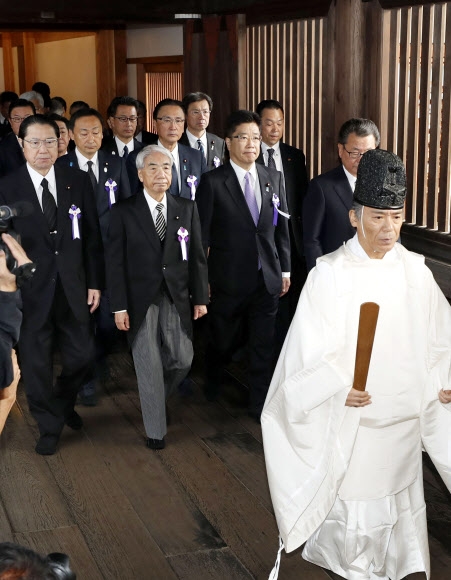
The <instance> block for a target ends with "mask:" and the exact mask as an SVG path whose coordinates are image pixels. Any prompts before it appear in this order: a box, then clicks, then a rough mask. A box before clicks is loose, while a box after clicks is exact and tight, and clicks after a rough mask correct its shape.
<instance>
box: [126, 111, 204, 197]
mask: <svg viewBox="0 0 451 580" xmlns="http://www.w3.org/2000/svg"><path fill="white" fill-rule="evenodd" d="M153 121H154V126H155V130H156V132H157V133H158V142H157V144H158V145H160V146H161V147H163V148H164V149H166V151H167V152H168V153H169V154H170V155H171V157H172V161H173V163H172V179H171V187H170V190H169V193H170V194H171V195H174V196H175V197H178V196H180V197H185V198H186V199H191V200H194V199H195V196H196V190H197V187H198V185H199V182H200V178H201V175H202V174H203V173H204V172H205V171H206V167H207V166H206V162H205V157H204V156H203V155H202V154H201V152H200V151H197V150H196V149H192V148H191V147H187V146H186V145H182V144H180V143H179V142H178V141H179V139H180V137H181V135H182V132H183V127H184V124H185V112H184V110H183V106H182V103H181V101H177V100H175V99H163V100H162V101H160V102H159V103H158V104H157V105H156V107H155V109H154V110H153ZM136 156H137V153H133V154H132V155H130V156H129V158H128V159H127V171H128V176H129V179H130V188H131V190H132V193H135V192H136V191H138V190H139V189H140V183H139V179H138V173H137V170H136Z"/></svg>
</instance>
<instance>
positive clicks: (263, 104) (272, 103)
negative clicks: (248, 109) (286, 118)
mask: <svg viewBox="0 0 451 580" xmlns="http://www.w3.org/2000/svg"><path fill="white" fill-rule="evenodd" d="M265 109H275V110H276V111H282V114H283V107H282V105H281V104H280V103H279V101H276V100H275V99H265V100H264V101H260V102H259V103H258V105H257V107H256V109H255V112H256V113H257V115H259V116H260V117H261V116H262V113H263V111H264V110H265Z"/></svg>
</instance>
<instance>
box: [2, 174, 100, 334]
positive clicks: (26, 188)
mask: <svg viewBox="0 0 451 580" xmlns="http://www.w3.org/2000/svg"><path fill="white" fill-rule="evenodd" d="M55 177H56V188H57V200H58V212H57V220H58V222H57V234H54V235H51V234H50V233H49V228H48V224H47V221H46V219H45V217H44V214H43V212H42V209H41V206H40V204H39V200H38V197H37V195H36V190H35V188H34V185H33V182H32V181H31V177H30V174H29V173H28V169H27V166H26V165H24V166H23V167H20V168H19V169H18V170H17V171H16V172H14V173H12V174H11V175H8V176H6V177H4V178H2V179H0V204H6V205H10V204H12V203H14V202H17V201H27V202H29V203H30V204H31V205H32V206H33V209H34V211H33V213H32V214H31V215H29V216H26V217H17V218H14V219H13V226H14V229H15V230H16V232H17V233H18V234H20V237H21V243H22V246H23V247H24V249H25V251H26V253H27V255H28V257H29V258H30V260H32V261H33V262H35V263H36V272H35V274H34V276H33V278H32V279H31V280H29V281H27V282H25V284H24V285H23V286H22V288H21V293H22V299H23V314H24V320H25V321H26V322H27V324H28V325H30V324H32V325H34V326H36V327H40V325H41V324H42V323H43V322H44V320H46V318H47V317H48V314H49V311H50V308H51V306H52V301H53V296H54V292H55V282H56V278H57V276H59V278H60V280H61V284H62V286H63V289H64V293H65V294H66V297H67V301H68V303H69V305H70V307H71V309H72V311H73V313H74V315H75V317H76V318H77V319H78V320H79V321H80V322H82V323H87V322H88V321H89V307H88V305H87V304H86V299H87V291H88V288H94V289H101V288H103V287H104V265H103V248H102V239H101V236H100V228H99V220H98V218H97V211H96V207H95V201H94V194H93V191H92V186H91V182H90V180H89V177H88V174H87V173H85V172H84V171H74V170H73V169H68V168H65V167H60V166H55ZM71 205H75V206H77V207H78V208H80V210H81V218H80V219H79V222H78V223H79V229H80V239H72V221H71V219H70V215H69V209H70V207H71Z"/></svg>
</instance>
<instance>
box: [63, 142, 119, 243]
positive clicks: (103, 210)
mask: <svg viewBox="0 0 451 580" xmlns="http://www.w3.org/2000/svg"><path fill="white" fill-rule="evenodd" d="M98 161H99V183H98V185H97V191H96V192H95V198H96V206H97V214H98V216H99V223H100V231H101V234H102V240H103V245H104V246H105V245H106V241H107V237H108V227H109V225H110V205H109V190H108V191H107V189H106V186H105V183H106V181H107V180H108V179H112V180H113V181H115V182H116V184H117V191H116V192H115V198H116V201H119V200H121V199H127V197H130V183H129V181H128V174H127V170H126V168H125V161H124V160H123V159H122V158H121V157H119V156H117V155H111V154H110V153H107V152H106V151H102V150H100V151H99V152H98ZM56 164H57V165H61V166H65V167H73V168H74V169H79V165H78V159H77V155H76V153H75V151H71V152H70V153H68V154H67V155H63V156H62V157H59V158H58V159H57V161H56Z"/></svg>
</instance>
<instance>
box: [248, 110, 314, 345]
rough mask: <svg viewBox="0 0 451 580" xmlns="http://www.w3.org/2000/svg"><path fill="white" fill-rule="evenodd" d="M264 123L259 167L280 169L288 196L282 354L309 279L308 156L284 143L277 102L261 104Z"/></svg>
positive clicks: (279, 336)
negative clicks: (305, 225) (305, 224)
mask: <svg viewBox="0 0 451 580" xmlns="http://www.w3.org/2000/svg"><path fill="white" fill-rule="evenodd" d="M256 112H257V114H258V115H260V118H261V121H262V127H261V131H262V146H261V151H260V155H259V156H258V159H257V163H263V164H264V165H266V167H272V168H273V169H277V171H280V172H281V173H282V175H283V180H284V185H285V194H286V196H287V205H288V213H289V214H290V216H291V217H290V219H289V221H288V230H289V232H290V246H291V285H290V291H289V292H288V294H287V295H286V296H284V297H283V298H281V300H280V302H279V311H278V313H277V327H276V340H277V343H278V347H279V348H278V349H277V350H278V351H279V350H280V349H281V348H282V344H283V341H284V340H285V336H286V334H287V332H288V328H289V326H290V324H291V320H292V318H293V316H294V313H295V311H296V307H297V304H298V300H299V296H300V294H301V290H302V286H303V285H304V282H305V279H306V277H307V268H306V266H305V259H304V249H303V244H302V203H303V201H304V197H305V194H306V191H307V187H308V177H307V169H306V166H305V155H304V153H303V152H302V151H301V150H300V149H297V148H296V147H292V146H291V145H287V144H286V143H283V142H282V138H283V130H284V114H283V108H282V105H281V104H280V103H279V102H278V101H275V100H273V99H267V100H264V101H261V102H260V103H259V104H258V105H257V108H256Z"/></svg>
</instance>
